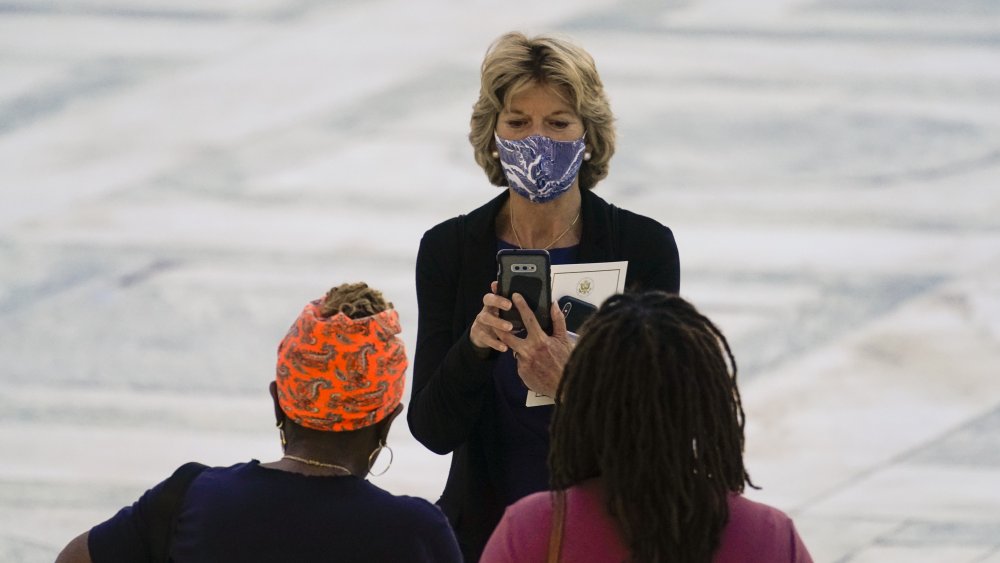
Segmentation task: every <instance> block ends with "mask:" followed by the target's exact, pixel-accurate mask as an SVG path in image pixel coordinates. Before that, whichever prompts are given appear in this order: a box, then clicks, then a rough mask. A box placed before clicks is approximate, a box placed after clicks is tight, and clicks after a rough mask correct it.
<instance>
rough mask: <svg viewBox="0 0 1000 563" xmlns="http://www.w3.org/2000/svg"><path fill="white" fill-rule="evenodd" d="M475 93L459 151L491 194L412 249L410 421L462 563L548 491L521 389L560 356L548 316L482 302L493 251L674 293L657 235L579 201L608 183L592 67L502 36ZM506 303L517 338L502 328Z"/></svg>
mask: <svg viewBox="0 0 1000 563" xmlns="http://www.w3.org/2000/svg"><path fill="white" fill-rule="evenodd" d="M481 81H482V82H481V89H480V93H479V99H478V100H477V101H476V103H475V105H474V108H473V113H472V120H471V132H470V134H469V140H470V142H471V143H472V146H473V150H474V155H475V159H476V162H477V163H478V164H479V165H480V166H481V167H482V168H483V170H484V171H485V172H486V175H487V177H488V178H489V180H490V182H491V183H492V184H494V185H496V186H499V187H501V188H504V189H503V191H502V192H501V193H500V194H499V195H497V196H496V197H494V198H493V199H492V200H490V201H489V202H487V203H486V204H485V205H483V206H482V207H479V208H478V209H475V210H473V211H471V212H470V213H468V214H464V215H460V216H458V217H454V218H452V219H449V220H447V221H444V222H443V223H441V224H439V225H437V226H435V227H433V228H432V229H430V230H429V231H427V232H426V233H425V234H424V237H423V239H422V240H421V243H420V250H419V253H418V255H417V268H416V270H417V272H416V281H417V301H418V306H419V317H420V318H419V327H418V332H417V346H416V355H415V362H414V385H413V395H412V398H411V400H410V409H409V414H408V417H407V419H408V422H409V424H410V430H411V431H412V432H413V435H414V436H415V437H416V438H417V439H418V440H419V441H421V442H422V443H423V444H424V445H425V446H427V447H428V448H429V449H431V450H432V451H434V452H437V453H439V454H446V453H452V454H453V457H452V462H451V470H450V472H449V476H448V482H447V485H446V486H445V490H444V493H443V494H442V496H441V499H440V500H439V501H438V504H439V505H440V506H441V507H442V508H443V509H444V511H445V514H447V515H448V517H449V519H450V521H451V523H452V525H453V527H454V528H455V531H456V535H457V536H458V538H459V543H460V545H461V547H462V551H463V553H464V555H465V558H466V560H467V561H476V560H478V557H479V554H480V553H481V551H482V548H483V545H485V543H486V540H487V538H488V537H489V535H490V533H491V532H492V530H493V528H494V527H495V526H496V524H497V522H498V521H499V519H500V516H501V514H502V513H503V510H504V508H505V507H506V506H507V505H509V504H511V503H513V502H514V501H516V500H518V499H520V498H522V497H524V496H526V495H528V494H530V493H533V492H537V491H541V490H545V489H547V488H548V471H547V469H546V465H545V460H546V456H547V455H548V444H549V441H548V424H549V420H550V418H551V416H552V407H551V406H537V407H527V406H525V397H526V395H527V391H528V389H529V388H530V389H532V390H534V391H536V392H539V393H543V394H546V395H549V396H552V395H554V392H555V389H556V387H557V386H558V384H559V379H560V377H561V375H562V370H563V367H564V366H565V364H566V360H567V358H568V357H569V352H570V348H571V342H570V337H569V335H568V333H567V331H566V326H565V321H564V319H563V317H562V315H561V313H560V311H559V310H558V307H556V306H555V305H553V308H552V318H553V327H552V331H551V334H547V333H546V332H544V331H543V330H541V329H540V328H539V326H538V325H537V323H532V322H530V321H531V319H533V317H532V316H531V314H530V311H529V309H528V308H527V307H526V305H525V303H524V300H523V299H520V298H518V297H514V299H513V301H510V300H507V299H504V298H503V297H500V296H499V295H496V294H495V290H496V287H495V285H492V284H493V282H494V280H495V279H496V260H495V256H496V253H497V251H499V250H501V249H505V248H526V249H528V248H534V249H544V250H547V251H548V252H549V253H550V255H551V259H552V263H553V264H572V263H588V262H607V261H627V262H628V270H627V272H628V277H627V279H626V290H627V291H633V290H637V289H659V290H663V291H668V292H673V293H676V292H677V291H678V290H679V287H680V266H679V260H678V256H677V246H676V244H675V242H674V237H673V234H672V233H671V231H670V229H668V228H667V227H665V226H663V225H662V224H660V223H659V222H657V221H655V220H653V219H651V218H648V217H644V216H641V215H638V214H635V213H632V212H629V211H626V210H623V209H619V208H617V207H615V206H613V205H610V204H608V203H607V202H606V201H604V200H603V199H601V198H600V197H598V196H597V195H596V194H594V193H593V191H592V190H593V189H594V187H595V186H596V184H597V183H598V182H599V181H600V180H602V179H603V178H605V177H606V176H607V174H608V169H609V163H610V160H611V156H612V155H613V154H614V149H615V132H614V127H613V121H614V120H613V116H612V113H611V109H610V105H609V104H608V100H607V97H606V96H605V93H604V87H603V85H602V83H601V79H600V76H599V75H598V73H597V68H596V66H595V64H594V61H593V59H592V58H591V56H590V55H589V54H588V53H587V52H586V51H584V50H583V49H582V48H580V47H578V46H576V45H574V44H573V43H571V42H569V41H566V40H563V39H559V38H554V37H544V36H543V37H533V38H529V37H526V36H525V35H523V34H520V33H508V34H506V35H504V36H502V37H500V38H499V39H498V40H497V41H496V42H495V43H494V44H493V45H492V46H491V47H490V49H489V50H488V52H487V54H486V57H485V60H484V61H483V65H482V73H481ZM512 307H518V308H519V309H520V310H522V312H523V315H524V316H525V317H526V325H527V331H526V332H524V333H518V334H515V333H513V332H512V330H511V329H512V326H511V324H510V323H509V322H507V321H505V320H503V319H501V318H500V317H499V314H498V312H499V311H500V310H501V309H510V308H512Z"/></svg>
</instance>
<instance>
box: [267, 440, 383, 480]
mask: <svg viewBox="0 0 1000 563" xmlns="http://www.w3.org/2000/svg"><path fill="white" fill-rule="evenodd" d="M331 438H332V436H331ZM375 447H376V444H372V445H371V447H368V446H367V445H364V446H361V445H355V444H341V443H337V441H336V440H324V441H315V440H296V441H289V442H288V445H287V446H286V447H285V456H284V457H282V458H281V459H280V460H278V461H275V462H271V463H268V464H266V465H267V466H268V467H272V468H274V469H281V470H284V471H291V472H293V473H301V474H304V475H348V474H350V475H356V476H358V477H364V476H366V475H367V474H368V456H369V454H371V452H372V450H374V449H375ZM295 458H298V459H295Z"/></svg>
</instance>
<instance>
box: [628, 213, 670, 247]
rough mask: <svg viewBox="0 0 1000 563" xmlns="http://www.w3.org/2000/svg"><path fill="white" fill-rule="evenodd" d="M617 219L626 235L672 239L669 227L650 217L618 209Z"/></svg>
mask: <svg viewBox="0 0 1000 563" xmlns="http://www.w3.org/2000/svg"><path fill="white" fill-rule="evenodd" d="M618 217H619V220H620V221H621V224H622V226H623V227H624V229H625V234H626V235H631V236H633V237H634V236H654V237H659V238H670V240H671V241H672V240H673V238H674V235H673V231H671V230H670V227H668V226H666V225H664V224H663V223H660V222H659V221H657V220H656V219H653V218H652V217H647V216H645V215H640V214H638V213H635V212H633V211H629V210H628V209H621V208H619V209H618Z"/></svg>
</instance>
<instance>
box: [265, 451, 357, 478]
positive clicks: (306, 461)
mask: <svg viewBox="0 0 1000 563" xmlns="http://www.w3.org/2000/svg"><path fill="white" fill-rule="evenodd" d="M281 459H290V460H292V461H297V462H299V463H304V464H306V465H312V466H313V467H325V468H327V469H339V470H341V471H343V472H344V473H346V474H347V475H351V474H353V473H354V472H353V471H351V470H350V469H348V468H346V467H344V466H343V465H337V464H336V463H323V462H322V461H316V460H315V459H306V458H304V457H299V456H297V455H291V454H285V456H284V457H282V458H281Z"/></svg>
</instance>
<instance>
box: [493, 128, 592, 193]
mask: <svg viewBox="0 0 1000 563" xmlns="http://www.w3.org/2000/svg"><path fill="white" fill-rule="evenodd" d="M584 136H586V135H584ZM493 137H494V139H496V143H497V152H498V153H499V154H500V165H501V166H502V167H503V173H504V176H506V177H507V183H508V184H510V187H512V188H514V191H515V192H517V193H518V194H519V195H521V196H523V197H526V198H528V199H530V200H531V201H534V202H536V203H541V202H546V201H550V200H553V199H555V198H557V197H559V196H560V195H562V194H563V193H565V192H566V190H568V189H569V187H570V186H572V185H573V180H576V175H577V174H578V173H579V172H580V165H581V164H583V151H584V150H585V149H586V144H585V143H584V141H583V138H584V137H580V138H579V139H577V140H575V141H553V140H552V139H550V138H548V137H542V136H541V135H532V136H530V137H525V138H524V139H521V140H519V141H508V140H507V139H501V138H500V136H499V135H497V134H496V133H493Z"/></svg>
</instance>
